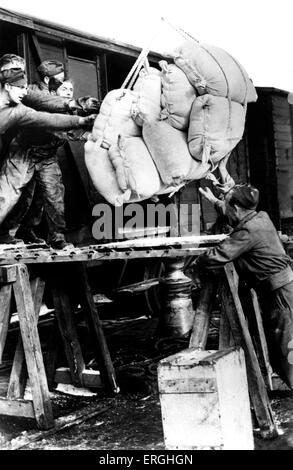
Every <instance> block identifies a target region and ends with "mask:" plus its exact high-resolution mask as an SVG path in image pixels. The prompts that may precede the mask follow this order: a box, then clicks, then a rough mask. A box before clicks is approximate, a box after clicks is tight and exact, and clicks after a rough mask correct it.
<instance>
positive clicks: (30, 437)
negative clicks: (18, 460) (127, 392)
mask: <svg viewBox="0 0 293 470" xmlns="http://www.w3.org/2000/svg"><path fill="white" fill-rule="evenodd" d="M111 406H112V401H110V403H108V404H107V405H106V406H102V407H99V405H98V404H97V403H96V402H95V403H91V404H90V405H88V406H86V407H84V408H82V409H81V410H78V411H75V412H73V413H70V414H69V415H66V416H60V418H58V419H56V420H55V426H54V428H53V429H49V430H47V431H37V432H36V431H28V432H26V434H25V435H19V436H17V437H15V438H14V439H12V440H11V441H10V442H8V443H5V444H3V445H0V450H17V449H21V448H23V447H26V446H27V445H29V444H31V443H32V442H36V441H40V440H42V439H47V438H48V437H50V436H52V435H54V434H57V433H58V432H61V431H65V429H70V428H72V427H73V426H78V425H80V424H82V423H84V422H85V421H87V420H89V419H92V418H95V417H96V416H98V415H100V414H102V413H104V412H105V411H107V410H108V409H109V408H110V407H111Z"/></svg>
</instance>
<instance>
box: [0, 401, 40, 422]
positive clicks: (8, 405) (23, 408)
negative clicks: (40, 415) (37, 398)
mask: <svg viewBox="0 0 293 470" xmlns="http://www.w3.org/2000/svg"><path fill="white" fill-rule="evenodd" d="M0 415H5V416H17V417H19V418H35V412H34V406H33V402H32V401H29V400H9V399H7V398H2V397H1V398H0Z"/></svg>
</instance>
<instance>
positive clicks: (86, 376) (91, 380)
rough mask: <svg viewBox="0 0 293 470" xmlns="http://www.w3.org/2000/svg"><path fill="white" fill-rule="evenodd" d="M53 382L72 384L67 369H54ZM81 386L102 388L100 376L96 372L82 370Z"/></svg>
mask: <svg viewBox="0 0 293 470" xmlns="http://www.w3.org/2000/svg"><path fill="white" fill-rule="evenodd" d="M54 381H55V382H56V383H62V384H72V379H71V373H70V369H69V368H68V367H59V368H58V369H56V372H55V377H54ZM82 382H83V386H84V387H86V388H102V387H103V383H102V379H101V374H100V372H99V371H96V370H84V371H83V373H82Z"/></svg>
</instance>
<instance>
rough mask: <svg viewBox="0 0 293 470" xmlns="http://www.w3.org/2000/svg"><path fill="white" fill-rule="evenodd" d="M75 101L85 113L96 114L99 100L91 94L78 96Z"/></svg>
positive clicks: (98, 108)
mask: <svg viewBox="0 0 293 470" xmlns="http://www.w3.org/2000/svg"><path fill="white" fill-rule="evenodd" d="M77 103H78V105H79V106H80V109H81V110H82V111H83V112H84V113H85V114H97V113H98V112H99V111H100V106H101V103H100V101H99V100H98V99H97V98H93V97H92V96H83V97H82V98H78V100H77Z"/></svg>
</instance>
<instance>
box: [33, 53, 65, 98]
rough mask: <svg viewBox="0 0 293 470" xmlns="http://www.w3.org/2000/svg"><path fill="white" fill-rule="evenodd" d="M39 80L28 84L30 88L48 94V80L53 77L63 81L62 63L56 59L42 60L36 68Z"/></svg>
mask: <svg viewBox="0 0 293 470" xmlns="http://www.w3.org/2000/svg"><path fill="white" fill-rule="evenodd" d="M37 71H38V72H39V74H40V77H41V81H40V82H37V83H34V84H33V85H30V88H31V90H33V91H41V92H43V93H44V92H45V93H47V94H49V93H50V92H49V87H48V84H49V80H50V78H52V77H54V78H55V79H56V80H58V81H60V82H63V80H64V65H63V64H62V62H59V61H58V60H44V61H43V62H42V63H41V64H40V65H39V66H38V68H37Z"/></svg>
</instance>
